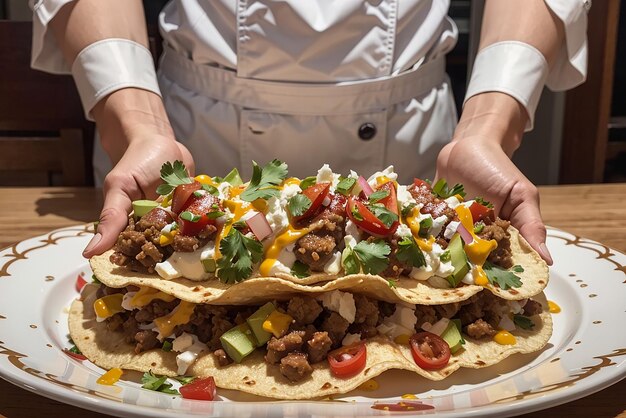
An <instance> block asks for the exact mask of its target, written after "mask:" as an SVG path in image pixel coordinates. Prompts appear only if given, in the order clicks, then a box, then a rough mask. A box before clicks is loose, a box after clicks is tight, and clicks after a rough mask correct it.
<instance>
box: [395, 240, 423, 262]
mask: <svg viewBox="0 0 626 418" xmlns="http://www.w3.org/2000/svg"><path fill="white" fill-rule="evenodd" d="M396 257H398V260H400V261H402V262H403V263H407V264H409V265H411V266H413V267H422V266H425V265H426V259H425V258H424V253H423V252H422V250H421V249H420V247H418V246H417V243H416V242H415V239H414V238H413V237H404V238H402V241H399V242H398V251H397V252H396Z"/></svg>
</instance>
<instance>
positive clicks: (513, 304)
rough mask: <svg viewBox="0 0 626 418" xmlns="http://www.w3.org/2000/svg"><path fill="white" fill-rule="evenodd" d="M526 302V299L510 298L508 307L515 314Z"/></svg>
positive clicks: (519, 311)
mask: <svg viewBox="0 0 626 418" xmlns="http://www.w3.org/2000/svg"><path fill="white" fill-rule="evenodd" d="M526 302H528V299H522V300H510V301H509V307H510V308H511V312H512V313H513V314H515V315H517V314H521V313H522V311H523V310H524V305H526Z"/></svg>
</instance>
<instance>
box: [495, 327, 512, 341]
mask: <svg viewBox="0 0 626 418" xmlns="http://www.w3.org/2000/svg"><path fill="white" fill-rule="evenodd" d="M493 340H494V341H495V342H497V343H498V344H500V345H514V344H515V342H516V341H515V336H514V335H513V334H511V333H510V332H508V331H505V330H503V329H502V330H500V331H498V333H497V334H496V335H494V336H493Z"/></svg>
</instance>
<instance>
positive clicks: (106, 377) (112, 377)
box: [96, 367, 124, 386]
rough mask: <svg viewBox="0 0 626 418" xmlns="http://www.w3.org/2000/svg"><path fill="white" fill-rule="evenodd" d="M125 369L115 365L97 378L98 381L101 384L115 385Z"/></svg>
mask: <svg viewBox="0 0 626 418" xmlns="http://www.w3.org/2000/svg"><path fill="white" fill-rule="evenodd" d="M123 373H124V371H123V370H122V369H120V368H117V367H114V368H112V369H111V370H109V371H108V372H106V373H105V374H103V375H102V376H100V377H99V378H98V380H96V383H97V384H99V385H108V386H111V385H114V384H116V383H117V381H118V380H120V377H122V374H123Z"/></svg>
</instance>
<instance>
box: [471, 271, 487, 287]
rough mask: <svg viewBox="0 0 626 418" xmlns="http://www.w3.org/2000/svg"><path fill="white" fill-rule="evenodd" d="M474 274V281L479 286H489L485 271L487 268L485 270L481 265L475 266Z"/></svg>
mask: <svg viewBox="0 0 626 418" xmlns="http://www.w3.org/2000/svg"><path fill="white" fill-rule="evenodd" d="M472 276H473V277H474V283H475V284H477V285H478V286H487V285H488V284H489V279H488V278H487V273H485V270H483V268H482V267H481V266H474V268H473V269H472Z"/></svg>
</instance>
